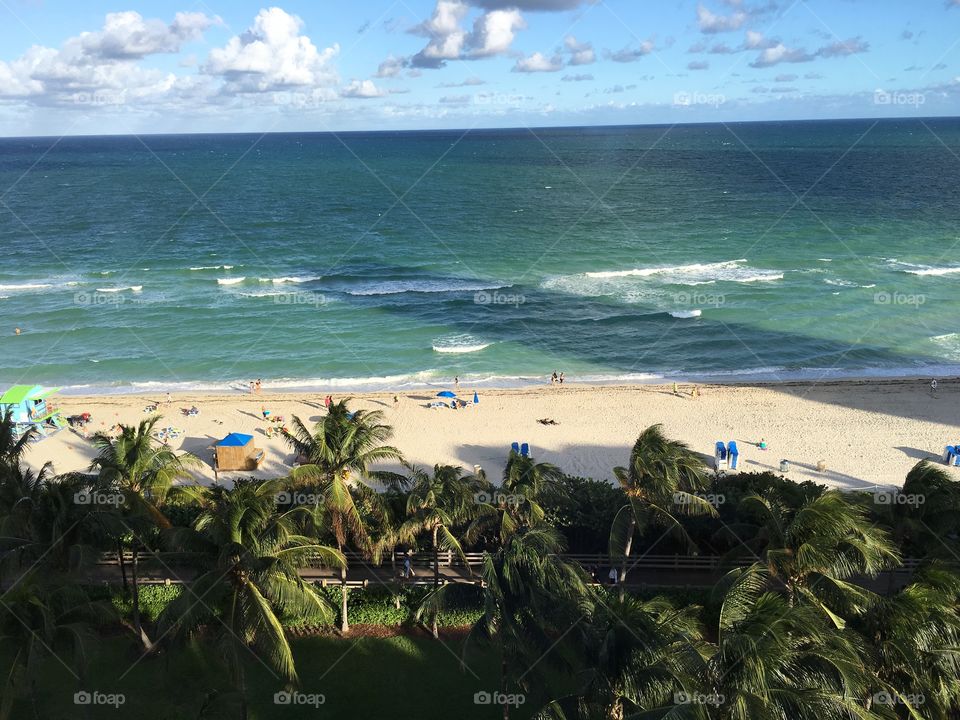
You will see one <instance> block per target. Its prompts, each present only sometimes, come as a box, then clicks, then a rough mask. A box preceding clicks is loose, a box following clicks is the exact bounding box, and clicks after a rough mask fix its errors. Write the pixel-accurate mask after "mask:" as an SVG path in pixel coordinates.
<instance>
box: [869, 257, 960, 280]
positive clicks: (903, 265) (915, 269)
mask: <svg viewBox="0 0 960 720" xmlns="http://www.w3.org/2000/svg"><path fill="white" fill-rule="evenodd" d="M887 264H888V265H890V266H891V267H892V268H893V269H894V270H898V271H900V272H903V273H907V274H909V275H919V276H921V277H928V276H929V277H939V276H941V275H954V274H956V273H960V266H956V265H947V266H943V267H936V266H934V265H921V264H918V263H908V262H900V261H899V260H896V259H893V258H891V259H890V260H888V261H887Z"/></svg>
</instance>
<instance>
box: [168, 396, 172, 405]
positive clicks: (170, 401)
mask: <svg viewBox="0 0 960 720" xmlns="http://www.w3.org/2000/svg"><path fill="white" fill-rule="evenodd" d="M172 402H173V397H172V396H171V395H170V393H167V405H169V404H170V403H172Z"/></svg>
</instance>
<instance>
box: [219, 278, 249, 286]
mask: <svg viewBox="0 0 960 720" xmlns="http://www.w3.org/2000/svg"><path fill="white" fill-rule="evenodd" d="M244 280H246V278H245V277H235V278H217V285H236V284H237V283H242V282H243V281H244Z"/></svg>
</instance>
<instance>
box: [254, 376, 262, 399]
mask: <svg viewBox="0 0 960 720" xmlns="http://www.w3.org/2000/svg"><path fill="white" fill-rule="evenodd" d="M253 387H254V389H255V390H256V392H257V395H259V394H260V390H261V389H262V388H263V380H261V379H260V378H257V381H256V382H255V383H254V384H253Z"/></svg>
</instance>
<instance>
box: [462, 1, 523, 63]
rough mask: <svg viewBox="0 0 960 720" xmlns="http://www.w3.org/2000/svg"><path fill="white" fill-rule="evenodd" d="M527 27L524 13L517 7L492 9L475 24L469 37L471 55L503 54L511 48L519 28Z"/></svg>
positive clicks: (488, 55)
mask: <svg viewBox="0 0 960 720" xmlns="http://www.w3.org/2000/svg"><path fill="white" fill-rule="evenodd" d="M526 27H527V23H526V21H525V20H524V19H523V15H521V14H520V11H519V10H517V9H513V10H492V11H490V12H488V13H484V14H483V15H481V16H480V17H478V18H477V19H476V21H475V22H474V24H473V32H472V33H471V34H470V36H469V37H468V38H467V45H468V46H469V47H470V53H469V54H470V56H471V57H490V56H491V55H501V54H503V53H505V52H507V50H509V49H510V45H512V44H513V39H514V37H516V34H517V31H518V30H524V29H526Z"/></svg>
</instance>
